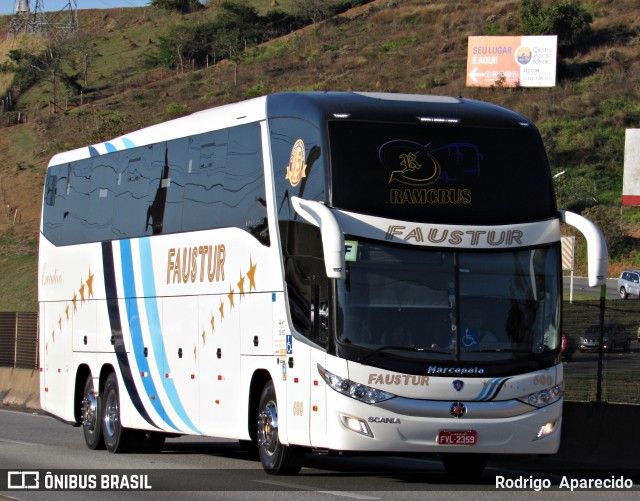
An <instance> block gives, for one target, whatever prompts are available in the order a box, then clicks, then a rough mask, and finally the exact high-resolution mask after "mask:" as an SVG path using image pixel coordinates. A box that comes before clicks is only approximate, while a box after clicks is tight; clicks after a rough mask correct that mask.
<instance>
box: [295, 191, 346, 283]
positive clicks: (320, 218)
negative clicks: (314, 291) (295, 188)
mask: <svg viewBox="0 0 640 501" xmlns="http://www.w3.org/2000/svg"><path fill="white" fill-rule="evenodd" d="M291 203H292V204H293V208H294V209H295V211H296V212H297V213H298V214H300V216H302V218H304V219H305V221H307V222H309V223H311V224H313V225H314V226H317V227H319V228H320V235H321V236H322V250H323V251H324V265H325V268H326V271H327V277H329V278H339V279H344V278H345V277H346V271H345V264H344V235H343V234H342V230H341V229H340V225H339V224H338V221H337V220H336V218H335V217H334V216H333V214H332V213H331V210H330V209H329V208H328V207H326V206H325V205H323V204H321V203H320V202H315V201H312V200H303V199H302V198H299V197H291Z"/></svg>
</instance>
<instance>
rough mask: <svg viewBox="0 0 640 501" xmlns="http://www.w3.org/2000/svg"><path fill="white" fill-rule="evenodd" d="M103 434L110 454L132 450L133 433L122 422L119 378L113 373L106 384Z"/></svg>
mask: <svg viewBox="0 0 640 501" xmlns="http://www.w3.org/2000/svg"><path fill="white" fill-rule="evenodd" d="M102 434H103V436H104V444H105V445H106V446H107V450H108V451H109V452H114V453H116V452H129V451H130V450H131V448H132V445H134V444H132V439H133V433H132V432H131V430H128V429H126V428H124V427H123V426H122V424H121V422H120V393H119V391H118V378H117V377H116V375H115V374H114V373H113V372H112V373H111V374H109V377H108V378H107V381H106V382H105V384H104V405H103V416H102Z"/></svg>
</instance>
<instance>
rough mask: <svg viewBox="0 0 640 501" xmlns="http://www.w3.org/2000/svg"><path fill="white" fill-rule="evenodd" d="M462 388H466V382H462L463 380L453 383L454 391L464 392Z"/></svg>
mask: <svg viewBox="0 0 640 501" xmlns="http://www.w3.org/2000/svg"><path fill="white" fill-rule="evenodd" d="M462 388H464V381H461V380H459V379H456V380H455V381H454V382H453V389H454V390H456V391H461V390H462Z"/></svg>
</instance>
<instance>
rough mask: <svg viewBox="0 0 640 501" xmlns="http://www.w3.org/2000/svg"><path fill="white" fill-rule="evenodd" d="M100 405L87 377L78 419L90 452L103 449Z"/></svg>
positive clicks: (91, 383) (89, 378)
mask: <svg viewBox="0 0 640 501" xmlns="http://www.w3.org/2000/svg"><path fill="white" fill-rule="evenodd" d="M101 414H102V405H101V402H100V398H99V397H98V396H97V395H96V392H95V390H94V388H93V378H92V377H91V374H89V376H88V377H87V381H86V382H85V384H84V391H83V393H82V402H81V404H80V418H81V419H82V433H83V435H84V441H85V442H86V444H87V447H89V449H91V450H98V449H104V448H105V445H104V440H103V438H102V422H101V418H102V415H101Z"/></svg>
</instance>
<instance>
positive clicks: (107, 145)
mask: <svg viewBox="0 0 640 501" xmlns="http://www.w3.org/2000/svg"><path fill="white" fill-rule="evenodd" d="M104 147H105V148H106V149H107V153H113V152H114V151H118V148H116V147H115V146H114V145H112V144H111V143H104Z"/></svg>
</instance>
